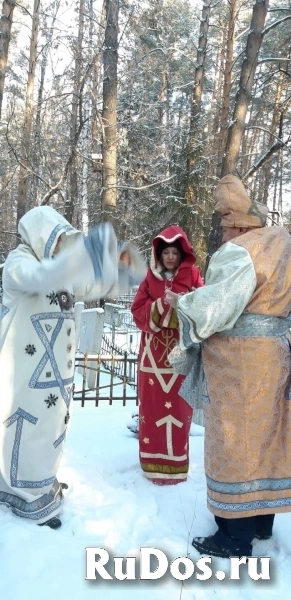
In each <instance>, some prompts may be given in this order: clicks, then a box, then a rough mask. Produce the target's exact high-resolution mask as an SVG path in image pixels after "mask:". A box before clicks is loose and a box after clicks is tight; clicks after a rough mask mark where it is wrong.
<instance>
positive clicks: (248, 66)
mask: <svg viewBox="0 0 291 600" xmlns="http://www.w3.org/2000/svg"><path fill="white" fill-rule="evenodd" d="M268 5H269V0H256V1H255V4H254V6H253V14H252V20H251V25H250V31H249V34H248V39H247V45H246V51H245V57H244V61H243V64H242V70H241V75H240V82H239V88H238V91H237V95H236V100H235V107H234V113H233V118H232V123H231V125H230V127H229V129H228V135H227V143H226V149H225V155H224V157H223V159H222V169H221V177H223V176H224V175H227V174H228V173H234V172H235V170H236V166H237V162H238V156H239V150H240V145H241V141H242V137H243V135H244V130H245V121H246V114H247V111H248V107H249V103H250V99H251V92H252V85H253V81H254V76H255V72H256V67H257V63H258V54H259V50H260V47H261V43H262V39H263V29H264V26H265V21H266V16H267V12H268Z"/></svg>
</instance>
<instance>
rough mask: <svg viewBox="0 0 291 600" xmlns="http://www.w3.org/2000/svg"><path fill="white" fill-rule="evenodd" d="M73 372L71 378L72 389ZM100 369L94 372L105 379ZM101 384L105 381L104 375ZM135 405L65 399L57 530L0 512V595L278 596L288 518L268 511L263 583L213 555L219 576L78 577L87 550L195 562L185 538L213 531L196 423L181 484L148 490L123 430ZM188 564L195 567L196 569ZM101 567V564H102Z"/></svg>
mask: <svg viewBox="0 0 291 600" xmlns="http://www.w3.org/2000/svg"><path fill="white" fill-rule="evenodd" d="M80 377H81V376H80V375H76V383H77V387H78V385H80ZM106 377H108V376H107V375H103V378H105V379H106ZM103 383H104V381H103ZM134 408H135V404H134V402H133V401H130V400H129V401H128V404H127V405H126V406H125V407H123V406H122V405H121V403H118V402H117V401H116V402H115V403H114V404H113V406H109V404H108V402H107V401H103V402H100V406H99V407H98V408H95V406H94V403H90V402H89V403H88V405H87V404H85V407H84V408H82V407H81V406H80V403H79V402H77V401H75V402H74V410H73V416H72V419H71V425H70V431H69V433H68V436H67V442H66V445H65V450H64V454H63V459H62V463H61V467H60V470H59V473H58V478H59V480H60V481H64V482H66V483H68V485H69V489H68V490H67V491H66V492H65V501H64V505H63V512H62V515H61V519H62V523H63V525H62V527H61V528H60V529H58V530H55V531H53V530H51V529H49V528H48V527H38V526H37V525H35V524H34V523H28V522H26V520H24V519H21V518H18V517H15V516H13V515H11V514H10V513H9V512H5V511H2V510H0V540H1V541H0V574H1V576H0V598H1V600H2V599H3V600H4V599H5V600H23V599H25V600H26V599H27V598H29V597H33V598H37V599H41V600H52V598H59V597H60V598H61V600H93V599H94V600H95V599H96V598H98V600H275V599H279V598H287V597H289V593H290V584H291V569H290V560H291V514H282V515H277V516H276V519H275V525H274V535H273V538H272V540H270V541H267V542H262V541H261V542H259V541H257V542H256V544H255V546H254V554H256V555H257V556H269V557H270V565H271V569H270V572H271V578H270V580H266V581H262V580H258V581H253V580H252V579H251V578H250V577H249V576H248V573H247V567H246V566H244V568H242V571H241V573H242V576H241V579H240V580H239V581H233V580H230V579H229V573H230V561H229V560H228V559H218V558H217V559H214V558H213V559H212V565H211V566H212V569H213V571H214V572H216V571H217V570H222V571H224V572H225V573H226V577H225V579H224V580H223V581H219V580H217V579H216V577H215V576H213V577H212V578H211V579H209V580H208V581H198V580H197V579H196V578H195V571H194V576H192V577H191V578H190V579H189V580H187V581H184V582H181V581H178V580H176V579H175V578H174V577H173V576H172V575H171V574H170V572H167V574H165V576H164V577H162V578H161V579H159V580H156V581H146V580H140V579H139V564H138V561H137V566H136V574H137V579H136V580H133V581H127V580H125V581H119V580H117V579H112V580H103V579H102V578H101V577H100V576H99V575H98V574H97V579H96V580H93V581H89V580H87V581H86V579H85V578H86V548H92V547H93V548H102V549H105V550H107V551H108V553H109V557H110V562H109V564H112V558H113V557H114V556H115V557H125V556H131V557H134V556H135V557H137V558H138V557H139V556H140V548H156V549H159V550H161V551H162V552H164V554H165V555H166V557H168V560H169V564H170V562H171V561H172V560H174V559H176V558H177V557H187V555H189V557H190V558H191V560H192V561H193V562H194V564H195V563H196V561H197V560H198V559H199V554H198V553H197V551H196V550H195V549H194V548H193V547H192V546H191V540H192V538H193V536H194V535H195V536H203V535H210V534H212V533H214V531H215V529H216V527H215V524H214V519H213V516H212V515H211V514H210V512H209V511H208V509H207V506H206V485H205V476H204V468H203V442H204V437H203V431H204V430H203V428H202V427H199V426H196V425H192V430H191V431H192V435H191V436H190V459H191V461H190V471H189V477H188V480H187V482H185V483H179V484H177V485H175V486H156V485H154V484H153V483H152V482H151V481H148V480H147V479H146V478H145V477H144V475H143V473H142V471H141V469H140V466H139V460H138V440H137V438H136V436H135V435H134V434H132V433H131V432H130V431H129V430H128V429H127V427H126V424H127V422H128V421H130V420H131V412H132V410H133V409H134ZM195 569H196V567H195ZM109 571H110V567H109Z"/></svg>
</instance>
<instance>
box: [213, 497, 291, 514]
mask: <svg viewBox="0 0 291 600" xmlns="http://www.w3.org/2000/svg"><path fill="white" fill-rule="evenodd" d="M207 501H208V503H209V504H210V506H213V507H214V508H217V509H218V510H225V511H232V512H244V511H247V510H256V509H258V508H278V507H280V506H291V498H278V499H277V500H254V501H253V502H242V503H241V504H228V503H226V502H217V501H216V500H213V499H212V498H210V497H209V496H207Z"/></svg>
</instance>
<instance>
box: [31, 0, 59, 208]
mask: <svg viewBox="0 0 291 600" xmlns="http://www.w3.org/2000/svg"><path fill="white" fill-rule="evenodd" d="M59 6H60V0H54V2H53V6H52V11H53V13H52V17H51V24H50V26H49V27H46V29H47V34H46V40H45V45H44V47H43V50H42V59H41V65H40V78H39V88H38V94H37V105H36V115H35V125H34V151H33V156H32V164H33V171H34V173H36V174H37V173H38V171H39V166H40V164H41V157H42V141H41V116H42V108H43V107H42V101H43V94H44V82H45V76H46V70H47V64H48V57H49V51H50V49H51V44H52V39H53V33H54V26H55V22H56V18H57V13H58V10H59ZM44 25H45V26H46V22H45V23H44ZM38 187H39V179H38V178H37V177H34V179H33V182H32V193H31V195H32V197H33V199H34V200H35V201H37V200H38V198H37V196H38ZM37 203H38V202H37Z"/></svg>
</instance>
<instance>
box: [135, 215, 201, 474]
mask: <svg viewBox="0 0 291 600" xmlns="http://www.w3.org/2000/svg"><path fill="white" fill-rule="evenodd" d="M161 240H163V241H165V242H167V243H168V244H170V243H171V242H173V243H174V242H176V241H177V240H179V242H180V244H181V247H182V249H183V252H184V256H183V257H182V262H181V264H180V266H179V268H178V269H177V271H176V272H175V273H174V275H173V277H172V279H166V278H165V277H164V275H163V268H162V265H161V264H160V263H159V261H158V259H157V248H158V245H159V242H160V241H161ZM195 260H196V259H195V256H194V252H193V248H192V246H191V244H190V242H189V240H188V238H187V236H186V234H185V232H184V231H183V229H181V227H178V226H176V225H172V226H171V227H167V229H164V230H163V231H162V232H161V233H160V234H159V235H157V236H156V237H155V238H154V240H153V246H152V255H151V263H150V268H149V269H148V273H147V276H146V278H145V280H144V281H143V282H142V283H141V284H140V286H139V289H138V291H137V294H136V296H135V299H134V301H133V304H132V308H131V310H132V314H133V317H134V320H135V323H136V325H137V327H138V328H139V329H141V330H142V336H141V344H140V352H139V376H138V393H139V402H140V408H139V452H140V464H141V468H142V469H143V471H144V473H145V475H146V477H148V478H149V479H151V480H152V481H153V482H154V483H158V484H172V483H179V482H180V481H185V480H186V479H187V472H188V468H189V443H188V442H189V430H190V426H191V420H192V409H191V407H190V406H189V405H188V404H187V402H186V401H185V400H183V398H181V396H179V394H178V392H179V389H180V387H181V384H182V381H183V376H181V375H177V374H176V373H174V371H173V369H172V367H171V366H170V363H169V361H168V355H169V352H170V351H171V350H172V348H173V347H174V346H175V345H176V344H177V341H178V339H179V331H178V319H177V316H176V311H175V310H174V309H172V308H171V307H170V306H169V305H168V304H166V303H165V300H164V296H165V291H166V289H167V288H170V289H172V290H173V292H176V293H187V292H189V291H191V290H193V289H194V288H198V287H201V286H202V285H203V281H202V279H201V275H200V272H199V269H198V268H197V267H195V266H194V263H195Z"/></svg>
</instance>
